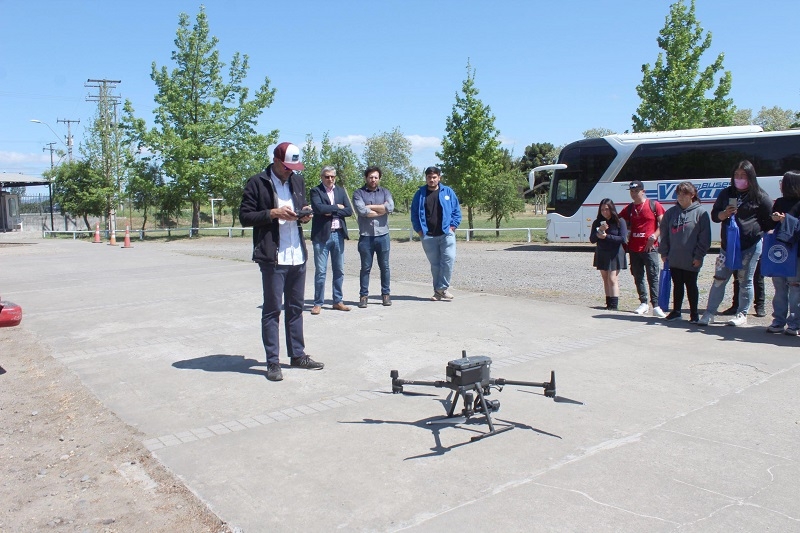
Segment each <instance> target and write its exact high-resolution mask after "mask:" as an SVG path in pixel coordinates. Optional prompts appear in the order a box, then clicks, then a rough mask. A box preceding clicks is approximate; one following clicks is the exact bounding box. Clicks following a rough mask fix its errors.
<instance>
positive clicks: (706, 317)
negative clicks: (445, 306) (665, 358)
mask: <svg viewBox="0 0 800 533" xmlns="http://www.w3.org/2000/svg"><path fill="white" fill-rule="evenodd" d="M771 215H772V200H771V199H770V197H769V195H768V194H767V193H766V192H765V191H764V189H762V188H761V187H759V185H758V179H757V178H756V169H755V168H754V167H753V164H752V163H751V162H750V161H747V160H744V161H740V162H739V163H738V164H737V165H736V166H735V167H734V169H733V177H732V178H731V184H730V186H729V187H728V188H726V189H723V190H722V191H721V192H720V193H719V196H718V197H717V199H716V201H715V202H714V207H713V208H712V209H711V220H713V221H714V222H719V223H721V224H722V231H721V232H720V233H721V235H720V238H721V241H722V245H721V246H720V251H719V257H717V262H716V264H715V266H714V282H713V283H712V284H711V290H709V293H708V304H707V306H706V312H705V313H704V314H703V317H702V318H701V319H700V321H699V322H698V324H700V325H701V326H707V325H708V324H710V323H713V322H714V315H715V314H716V313H717V309H719V304H720V303H722V299H723V298H724V297H725V286H726V285H727V284H728V281H730V278H731V274H733V272H734V271H736V275H737V276H738V279H739V287H740V291H739V306H738V313H736V315H735V316H734V317H733V318H731V319H730V320H729V321H728V322H727V324H728V325H729V326H742V325H744V324H747V313H748V311H750V305H751V304H752V303H753V274H754V273H755V270H756V265H757V264H758V258H759V257H761V236H762V234H763V232H765V231H767V230H769V229H770V228H772V226H773V225H774V224H773V222H772V219H771V218H770V217H771Z"/></svg>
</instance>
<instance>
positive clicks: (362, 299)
mask: <svg viewBox="0 0 800 533" xmlns="http://www.w3.org/2000/svg"><path fill="white" fill-rule="evenodd" d="M358 307H360V308H361V309H365V308H366V307H367V297H366V296H360V297H359V298H358Z"/></svg>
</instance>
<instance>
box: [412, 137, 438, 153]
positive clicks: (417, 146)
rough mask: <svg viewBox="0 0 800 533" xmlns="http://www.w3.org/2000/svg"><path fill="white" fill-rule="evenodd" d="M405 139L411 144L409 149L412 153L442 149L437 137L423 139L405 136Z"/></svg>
mask: <svg viewBox="0 0 800 533" xmlns="http://www.w3.org/2000/svg"><path fill="white" fill-rule="evenodd" d="M405 137H406V139H408V140H409V141H410V142H411V149H412V150H414V151H417V150H430V149H438V148H441V147H442V140H441V139H440V138H439V137H423V136H422V135H406V136H405Z"/></svg>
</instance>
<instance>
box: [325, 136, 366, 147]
mask: <svg viewBox="0 0 800 533" xmlns="http://www.w3.org/2000/svg"><path fill="white" fill-rule="evenodd" d="M366 142H367V136H366V135H340V136H338V137H334V138H332V139H331V143H333V144H344V145H347V146H351V147H353V148H363V147H364V145H365V144H366Z"/></svg>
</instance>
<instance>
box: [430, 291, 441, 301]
mask: <svg viewBox="0 0 800 533" xmlns="http://www.w3.org/2000/svg"><path fill="white" fill-rule="evenodd" d="M441 299H442V293H440V292H439V291H433V296H431V301H432V302H438V301H439V300H441Z"/></svg>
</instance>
